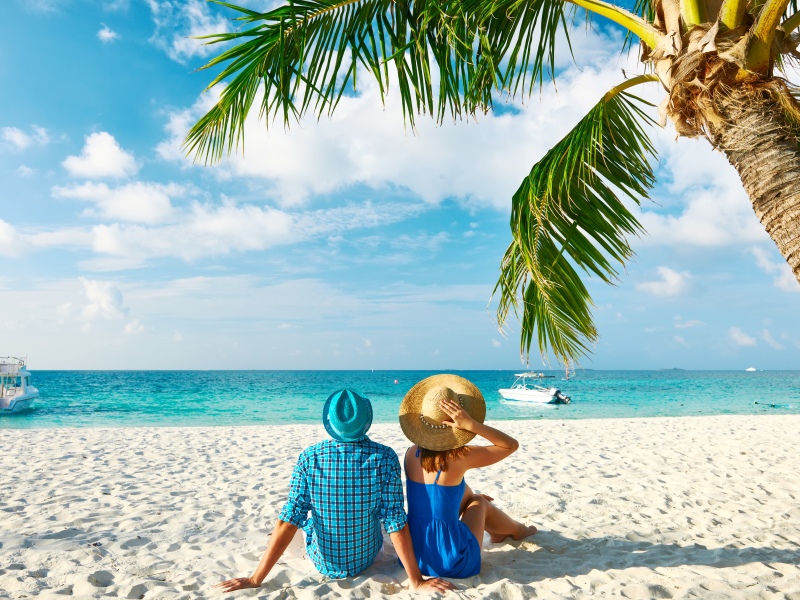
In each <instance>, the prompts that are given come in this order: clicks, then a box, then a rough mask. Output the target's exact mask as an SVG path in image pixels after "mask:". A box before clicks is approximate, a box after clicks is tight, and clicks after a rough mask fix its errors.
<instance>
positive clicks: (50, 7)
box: [24, 0, 69, 13]
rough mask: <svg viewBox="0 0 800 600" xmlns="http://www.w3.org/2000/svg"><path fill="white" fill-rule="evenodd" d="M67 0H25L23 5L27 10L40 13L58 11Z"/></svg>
mask: <svg viewBox="0 0 800 600" xmlns="http://www.w3.org/2000/svg"><path fill="white" fill-rule="evenodd" d="M68 2H69V0H25V2H24V5H25V8H27V9H28V10H32V11H34V12H42V13H52V12H58V11H59V9H60V8H61V7H62V6H64V5H65V4H67V3H68Z"/></svg>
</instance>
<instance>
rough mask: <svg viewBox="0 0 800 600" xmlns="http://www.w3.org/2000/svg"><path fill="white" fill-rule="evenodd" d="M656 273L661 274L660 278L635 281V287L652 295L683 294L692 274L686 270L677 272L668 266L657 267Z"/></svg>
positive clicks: (686, 289) (668, 295)
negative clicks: (640, 281)
mask: <svg viewBox="0 0 800 600" xmlns="http://www.w3.org/2000/svg"><path fill="white" fill-rule="evenodd" d="M658 274H659V275H660V276H661V279H660V280H658V281H647V282H644V283H637V284H636V289H637V290H640V291H643V292H647V293H648V294H652V295H654V296H662V297H664V296H666V297H670V296H680V295H682V294H685V293H686V292H687V291H689V289H690V287H691V280H692V274H691V273H689V272H688V271H681V272H678V271H675V270H673V269H670V268H669V267H658Z"/></svg>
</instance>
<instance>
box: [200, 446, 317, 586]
mask: <svg viewBox="0 0 800 600" xmlns="http://www.w3.org/2000/svg"><path fill="white" fill-rule="evenodd" d="M305 456H306V455H305V453H304V454H301V455H300V458H299V460H298V461H297V464H296V465H295V466H294V469H293V470H292V479H291V481H290V482H289V498H288V499H287V501H286V504H284V505H283V509H282V510H281V513H280V514H279V515H278V522H277V523H276V524H275V530H274V531H273V532H272V537H271V538H270V540H269V544H268V545H267V549H266V551H265V552H264V556H262V557H261V562H260V563H258V567H257V568H256V570H255V573H253V575H252V576H251V577H239V578H238V579H229V580H227V581H223V582H222V583H218V584H217V585H216V586H214V587H221V588H222V589H223V591H225V592H232V591H234V590H241V589H245V588H255V587H259V586H260V585H261V583H262V582H263V581H264V578H266V576H267V575H268V574H269V572H270V570H272V567H274V566H275V563H276V562H278V559H279V558H280V557H281V555H282V554H283V553H284V552H285V551H286V548H287V546H289V543H290V542H291V541H292V538H294V534H295V533H297V530H298V529H300V528H301V527H303V526H305V524H306V521H307V520H308V513H309V511H310V510H311V496H310V494H309V491H308V479H307V478H306V463H305Z"/></svg>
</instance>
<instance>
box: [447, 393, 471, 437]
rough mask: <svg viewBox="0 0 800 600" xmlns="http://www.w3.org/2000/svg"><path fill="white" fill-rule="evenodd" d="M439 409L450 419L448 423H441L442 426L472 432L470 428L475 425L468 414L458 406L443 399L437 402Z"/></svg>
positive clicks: (451, 401)
mask: <svg viewBox="0 0 800 600" xmlns="http://www.w3.org/2000/svg"><path fill="white" fill-rule="evenodd" d="M439 408H441V409H442V411H443V412H444V413H445V414H446V415H447V416H448V417H450V420H449V421H442V424H443V425H447V426H449V427H453V428H454V429H464V430H465V431H472V426H473V425H474V424H475V419H473V418H472V417H471V416H470V414H469V413H468V412H467V411H465V410H464V409H463V408H462V407H461V405H460V404H458V403H457V402H454V401H453V400H450V399H449V398H445V399H443V400H441V401H440V402H439Z"/></svg>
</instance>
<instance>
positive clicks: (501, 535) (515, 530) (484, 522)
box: [461, 486, 538, 544]
mask: <svg viewBox="0 0 800 600" xmlns="http://www.w3.org/2000/svg"><path fill="white" fill-rule="evenodd" d="M480 499H483V502H481V501H480ZM489 500H490V499H489V498H487V497H485V496H483V495H482V494H478V495H475V493H474V492H473V491H472V489H470V487H469V486H466V489H465V490H464V497H463V498H462V500H461V510H462V513H463V515H462V517H461V520H462V521H464V523H466V525H467V527H469V528H470V531H472V533H473V534H475V531H477V530H473V528H472V527H471V526H470V523H467V519H466V517H467V510H469V509H470V508H472V507H473V505H475V504H476V503H477V504H482V505H483V506H482V509H481V511H480V513H482V514H480V517H479V513H478V512H477V511H476V512H473V513H472V514H471V515H470V522H474V524H475V525H476V527H477V525H478V522H480V526H481V528H482V529H481V530H480V535H475V537H476V538H477V539H478V542H481V541H482V538H483V531H484V530H485V531H486V532H487V533H488V534H489V538H490V539H491V540H492V543H494V544H496V543H498V542H502V541H503V540H504V539H505V538H507V537H508V536H511V537H512V538H514V539H515V540H521V539H523V538H526V537H528V536H529V535H533V534H534V533H536V532H537V531H538V530H537V529H536V527H535V526H534V525H524V524H523V523H520V522H519V521H515V520H514V519H512V518H511V517H509V516H508V515H507V514H506V513H504V512H503V511H502V510H500V509H499V508H497V507H496V506H495V505H494V504H492V503H491V502H490V501H489Z"/></svg>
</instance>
